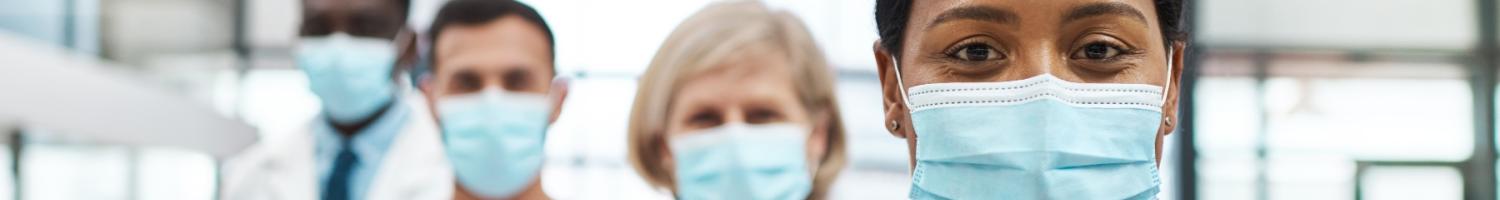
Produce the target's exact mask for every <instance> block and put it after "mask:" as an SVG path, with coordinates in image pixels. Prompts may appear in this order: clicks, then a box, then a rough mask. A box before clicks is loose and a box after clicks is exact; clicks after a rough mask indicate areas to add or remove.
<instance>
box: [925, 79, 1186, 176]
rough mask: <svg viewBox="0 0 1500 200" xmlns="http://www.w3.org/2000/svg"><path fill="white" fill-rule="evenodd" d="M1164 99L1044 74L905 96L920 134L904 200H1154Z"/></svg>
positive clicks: (1145, 90) (936, 87)
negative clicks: (909, 190)
mask: <svg viewBox="0 0 1500 200" xmlns="http://www.w3.org/2000/svg"><path fill="white" fill-rule="evenodd" d="M1168 54H1169V55H1170V52H1169V53H1168ZM1169 63H1170V62H1169ZM1167 69H1168V76H1167V77H1168V80H1169V81H1168V82H1166V83H1167V84H1164V85H1170V78H1171V73H1170V70H1171V66H1170V64H1169V65H1168V67H1167ZM899 71H900V69H899V67H898V68H897V72H896V74H897V78H898V80H897V81H900V80H899V79H900V72H899ZM1165 91H1167V89H1166V87H1163V86H1156V85H1150V84H1117V83H1075V82H1069V81H1066V80H1063V79H1060V78H1058V77H1056V76H1053V75H1051V74H1041V75H1037V76H1034V77H1031V78H1027V79H1023V80H1016V81H1005V82H965V83H932V84H924V85H919V86H915V87H912V88H911V90H910V91H905V89H904V86H903V93H904V94H906V95H905V99H906V102H907V108H908V109H910V110H911V113H910V115H911V121H912V126H913V127H912V128H913V129H914V131H915V132H916V134H917V139H916V142H917V144H916V166H915V168H914V169H912V188H911V193H910V198H912V199H1153V198H1155V196H1156V194H1157V193H1158V192H1160V189H1159V186H1160V184H1161V181H1160V180H1159V178H1158V175H1157V168H1156V164H1155V145H1156V134H1157V130H1158V129H1159V128H1160V124H1161V123H1160V122H1161V121H1162V106H1163V104H1165V99H1166V95H1165V93H1166V92H1165Z"/></svg>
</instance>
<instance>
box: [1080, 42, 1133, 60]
mask: <svg viewBox="0 0 1500 200" xmlns="http://www.w3.org/2000/svg"><path fill="white" fill-rule="evenodd" d="M1094 45H1102V46H1104V48H1108V49H1106V52H1108V51H1111V50H1112V51H1115V55H1112V56H1108V57H1104V58H1099V59H1094V58H1088V57H1087V55H1084V54H1085V53H1087V52H1085V51H1087V50H1088V48H1089V47H1093V46H1094ZM1141 53H1142V52H1140V50H1139V49H1135V48H1131V47H1130V46H1128V45H1124V44H1120V43H1118V42H1110V41H1107V40H1103V39H1095V40H1093V41H1088V42H1084V43H1083V45H1082V46H1079V47H1077V48H1076V49H1075V50H1073V52H1072V53H1069V54H1068V58H1070V59H1075V60H1084V61H1090V62H1104V63H1113V62H1119V61H1121V60H1123V59H1124V58H1126V57H1128V56H1133V55H1139V54H1141ZM1106 54H1107V53H1106Z"/></svg>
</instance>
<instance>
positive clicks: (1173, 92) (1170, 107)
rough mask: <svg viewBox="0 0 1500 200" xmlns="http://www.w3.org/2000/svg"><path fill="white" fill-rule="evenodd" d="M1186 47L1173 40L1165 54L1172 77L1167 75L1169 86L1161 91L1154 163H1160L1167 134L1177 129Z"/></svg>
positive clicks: (1185, 44) (1184, 44)
mask: <svg viewBox="0 0 1500 200" xmlns="http://www.w3.org/2000/svg"><path fill="white" fill-rule="evenodd" d="M1186 47H1187V43H1183V42H1173V43H1172V55H1167V57H1168V58H1171V59H1170V60H1168V61H1167V62H1171V63H1172V68H1171V69H1167V70H1169V71H1171V72H1172V74H1171V76H1172V77H1168V80H1171V82H1170V83H1167V86H1168V87H1170V88H1169V89H1167V91H1163V92H1166V93H1167V97H1166V98H1167V99H1166V102H1165V103H1163V104H1162V107H1161V115H1162V120H1161V122H1160V123H1161V125H1160V127H1161V128H1158V129H1157V133H1156V165H1161V150H1162V143H1163V142H1166V137H1167V135H1171V134H1172V132H1174V131H1175V130H1177V124H1178V123H1177V120H1178V118H1177V100H1178V97H1179V94H1182V93H1181V92H1179V91H1182V71H1183V70H1182V69H1184V68H1187V67H1186V66H1183V64H1184V62H1183V58H1184V56H1183V55H1187V52H1186V50H1187V48H1186Z"/></svg>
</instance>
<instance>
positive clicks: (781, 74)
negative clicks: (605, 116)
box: [629, 1, 845, 199]
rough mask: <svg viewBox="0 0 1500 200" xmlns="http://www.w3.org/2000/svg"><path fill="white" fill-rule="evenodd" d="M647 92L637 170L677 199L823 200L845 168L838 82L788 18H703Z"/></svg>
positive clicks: (660, 66)
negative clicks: (835, 85) (835, 92)
mask: <svg viewBox="0 0 1500 200" xmlns="http://www.w3.org/2000/svg"><path fill="white" fill-rule="evenodd" d="M639 87H640V89H639V90H638V91H637V93H636V99H635V105H634V106H633V108H632V110H631V113H630V130H629V134H630V135H629V149H630V150H629V151H630V152H629V155H630V159H631V164H632V166H633V167H635V169H636V171H637V172H638V173H639V174H641V176H642V177H643V178H645V179H646V181H647V182H648V183H650V184H651V185H652V186H653V187H656V188H661V189H666V190H668V191H670V192H672V194H673V195H674V196H676V197H677V198H679V199H824V198H825V197H826V196H827V194H828V191H829V188H830V186H831V184H832V183H833V180H834V178H835V177H837V176H838V172H839V169H841V168H843V165H844V159H845V157H844V129H843V125H842V124H841V123H840V122H839V112H838V110H837V107H838V106H837V104H835V99H834V97H833V82H832V76H831V75H830V71H829V69H828V66H827V63H826V61H825V60H824V58H823V56H822V53H821V52H820V51H819V49H818V47H817V46H816V45H815V44H814V42H813V41H812V38H811V36H810V35H809V34H808V32H807V29H806V27H805V26H804V25H803V24H802V23H801V22H800V21H799V20H798V19H797V18H796V17H794V16H792V15H791V14H790V13H788V12H785V11H773V10H770V9H768V8H766V6H765V5H763V4H761V3H759V2H754V1H732V2H720V3H715V4H712V5H710V6H708V7H707V8H704V9H703V10H701V11H698V13H696V14H693V15H692V16H691V17H689V18H688V19H687V20H686V21H684V22H682V24H680V25H678V27H677V29H676V30H674V31H673V32H672V34H671V35H670V36H668V38H667V40H666V42H664V43H663V44H662V46H661V49H660V50H658V51H657V53H656V56H655V57H654V58H653V59H652V61H651V65H650V68H648V69H647V70H646V73H645V74H644V76H643V77H642V78H641V80H640V85H639Z"/></svg>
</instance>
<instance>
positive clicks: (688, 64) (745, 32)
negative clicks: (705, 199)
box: [626, 1, 847, 199]
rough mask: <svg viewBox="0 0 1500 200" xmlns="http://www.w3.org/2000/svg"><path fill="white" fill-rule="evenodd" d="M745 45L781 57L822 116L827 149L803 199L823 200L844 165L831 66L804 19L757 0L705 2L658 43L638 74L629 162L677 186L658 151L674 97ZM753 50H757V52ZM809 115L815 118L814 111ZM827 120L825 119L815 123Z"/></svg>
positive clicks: (800, 93)
mask: <svg viewBox="0 0 1500 200" xmlns="http://www.w3.org/2000/svg"><path fill="white" fill-rule="evenodd" d="M762 47H764V48H762ZM744 51H769V54H767V55H776V56H785V57H786V58H787V62H788V63H789V64H790V66H789V67H790V68H791V69H790V70H791V73H792V77H791V79H792V81H793V85H795V86H797V87H796V89H794V91H793V92H796V94H797V97H798V101H799V103H801V104H802V109H806V110H809V111H813V112H809V113H810V114H812V115H819V114H821V116H820V117H827V119H826V120H828V122H826V123H829V124H828V125H829V126H828V128H827V130H826V131H827V132H825V133H824V134H827V141H826V143H825V145H822V146H825V147H826V148H827V149H826V151H825V154H824V156H823V157H822V158H815V159H816V160H817V162H818V168H817V169H813V174H812V178H813V186H812V192H811V193H809V194H808V197H807V198H808V199H826V197H827V195H828V193H829V191H830V190H831V188H832V185H833V182H834V179H836V178H837V177H838V173H839V171H840V170H841V169H842V168H843V167H844V163H845V160H846V159H847V158H846V156H845V150H844V148H845V147H844V138H845V137H844V132H845V129H844V126H843V122H841V121H840V120H841V116H840V115H839V112H838V104H837V99H836V98H835V97H834V90H833V84H834V83H833V70H831V68H829V65H828V61H827V60H826V58H824V57H823V53H822V51H821V50H820V49H819V48H818V46H817V43H816V42H814V41H813V38H812V35H811V34H810V33H809V32H808V30H807V27H806V25H804V24H802V22H801V21H800V20H798V19H797V17H796V16H793V15H792V14H791V13H789V12H786V11H778V10H771V9H770V8H767V7H766V6H765V5H764V4H761V3H760V2H757V1H728V2H717V3H713V4H710V5H709V6H708V7H705V8H703V10H699V11H698V12H697V13H694V14H693V15H692V16H689V17H688V18H687V19H686V20H684V21H682V23H681V24H678V25H677V28H676V29H675V30H673V31H672V33H671V34H670V35H668V36H667V39H666V40H665V41H663V42H662V45H661V47H660V48H659V49H658V50H657V51H656V55H655V56H654V57H653V58H652V59H651V63H650V64H649V66H648V67H647V68H646V72H645V73H643V74H642V75H641V78H640V82H639V84H638V88H637V90H636V95H635V101H634V103H633V105H632V106H631V110H630V122H629V127H628V129H627V130H626V132H627V133H626V134H627V136H626V140H627V145H626V146H627V151H628V153H627V157H628V158H629V160H630V164H631V167H633V168H635V171H636V173H637V174H639V175H640V176H641V177H642V178H644V179H646V182H647V183H649V184H651V185H652V186H654V187H655V188H666V189H669V190H675V188H674V186H675V183H674V182H675V181H674V180H673V177H674V176H675V175H674V174H672V173H670V172H669V171H666V169H667V168H669V166H664V165H665V164H666V163H663V159H662V158H661V156H660V155H662V154H664V153H669V152H663V149H662V148H661V147H663V146H666V145H668V144H667V143H665V142H666V139H667V138H666V136H665V135H666V124H667V119H666V118H667V115H668V113H670V107H671V104H672V103H673V102H672V100H671V99H672V98H673V96H675V95H676V93H677V92H678V89H679V88H681V86H682V85H683V84H685V83H684V82H685V80H688V79H690V78H692V77H693V76H696V75H699V74H704V73H709V72H711V71H714V70H716V68H718V67H717V66H719V64H720V63H722V62H724V61H725V60H726V59H728V58H729V57H730V56H732V55H744V54H746V52H744ZM757 53H758V52H757ZM814 120H819V119H818V118H816V117H814ZM817 123H824V122H817Z"/></svg>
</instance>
